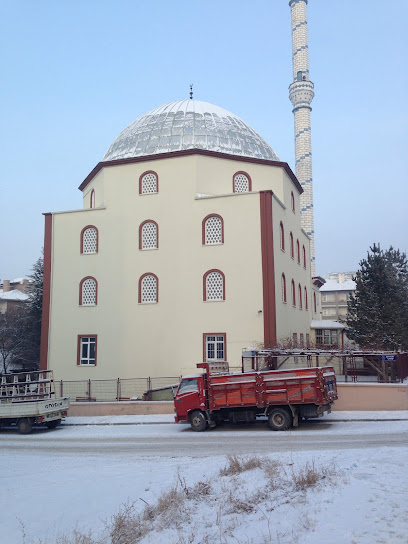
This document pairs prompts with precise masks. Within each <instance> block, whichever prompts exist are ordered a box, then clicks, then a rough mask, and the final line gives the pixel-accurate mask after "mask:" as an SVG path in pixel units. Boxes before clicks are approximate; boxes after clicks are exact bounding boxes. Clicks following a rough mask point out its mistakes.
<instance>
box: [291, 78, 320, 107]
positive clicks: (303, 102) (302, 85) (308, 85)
mask: <svg viewBox="0 0 408 544" xmlns="http://www.w3.org/2000/svg"><path fill="white" fill-rule="evenodd" d="M313 97H314V85H313V83H312V82H311V81H294V82H293V83H291V85H289V98H290V101H291V102H292V104H293V106H294V107H295V108H298V107H302V106H308V105H310V103H311V102H312V100H313Z"/></svg>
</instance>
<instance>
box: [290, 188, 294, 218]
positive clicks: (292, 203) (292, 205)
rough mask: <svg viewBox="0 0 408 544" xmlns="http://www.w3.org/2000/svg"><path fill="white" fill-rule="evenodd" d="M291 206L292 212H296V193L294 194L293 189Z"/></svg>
mask: <svg viewBox="0 0 408 544" xmlns="http://www.w3.org/2000/svg"><path fill="white" fill-rule="evenodd" d="M290 206H291V208H292V212H293V213H295V195H294V194H293V191H291V193H290Z"/></svg>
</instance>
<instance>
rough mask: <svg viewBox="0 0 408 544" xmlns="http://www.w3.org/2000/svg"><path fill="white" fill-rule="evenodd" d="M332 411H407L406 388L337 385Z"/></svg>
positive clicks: (392, 385)
mask: <svg viewBox="0 0 408 544" xmlns="http://www.w3.org/2000/svg"><path fill="white" fill-rule="evenodd" d="M337 391H338V395H339V398H338V400H337V401H336V402H335V404H334V406H333V411H334V410H351V411H356V410H368V411H376V410H408V386H407V385H402V384H401V385H399V384H379V383H373V384H369V383H359V384H354V383H353V384H352V383H337Z"/></svg>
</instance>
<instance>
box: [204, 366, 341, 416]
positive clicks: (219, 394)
mask: <svg viewBox="0 0 408 544" xmlns="http://www.w3.org/2000/svg"><path fill="white" fill-rule="evenodd" d="M335 384H336V381H335V374H334V369H333V367H322V368H299V369H290V370H271V371H263V372H246V373H244V374H242V373H238V374H213V375H210V376H209V377H208V392H209V409H210V410H219V409H222V408H231V407H246V406H257V407H258V408H266V407H268V406H269V405H279V404H286V405H287V404H317V405H325V404H330V403H332V402H333V401H334V400H335V399H337V390H336V385H335Z"/></svg>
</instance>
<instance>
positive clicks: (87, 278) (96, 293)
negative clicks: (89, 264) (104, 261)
mask: <svg viewBox="0 0 408 544" xmlns="http://www.w3.org/2000/svg"><path fill="white" fill-rule="evenodd" d="M85 280H94V282H95V284H96V291H95V304H85V306H97V305H98V281H97V280H96V278H94V277H93V276H86V277H85V278H82V280H81V281H80V282H79V305H80V306H84V304H82V285H83V283H84V281H85ZM84 336H86V335H84Z"/></svg>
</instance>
